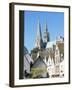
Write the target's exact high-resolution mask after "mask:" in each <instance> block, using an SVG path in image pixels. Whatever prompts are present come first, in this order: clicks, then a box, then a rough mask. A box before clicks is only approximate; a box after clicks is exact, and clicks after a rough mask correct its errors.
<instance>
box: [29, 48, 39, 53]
mask: <svg viewBox="0 0 72 90" xmlns="http://www.w3.org/2000/svg"><path fill="white" fill-rule="evenodd" d="M38 51H39V48H34V49H33V50H31V53H37V52H38Z"/></svg>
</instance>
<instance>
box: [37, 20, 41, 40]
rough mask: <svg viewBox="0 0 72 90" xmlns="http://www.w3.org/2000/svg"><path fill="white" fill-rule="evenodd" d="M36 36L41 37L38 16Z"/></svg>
mask: <svg viewBox="0 0 72 90" xmlns="http://www.w3.org/2000/svg"><path fill="white" fill-rule="evenodd" d="M37 38H39V39H42V34H41V26H40V21H39V18H38V23H37Z"/></svg>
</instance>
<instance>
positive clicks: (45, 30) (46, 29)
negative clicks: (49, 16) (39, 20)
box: [44, 21, 48, 32]
mask: <svg viewBox="0 0 72 90" xmlns="http://www.w3.org/2000/svg"><path fill="white" fill-rule="evenodd" d="M44 32H48V28H47V21H46V23H45V29H44Z"/></svg>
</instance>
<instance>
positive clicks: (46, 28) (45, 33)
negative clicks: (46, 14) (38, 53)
mask: <svg viewBox="0 0 72 90" xmlns="http://www.w3.org/2000/svg"><path fill="white" fill-rule="evenodd" d="M43 40H44V47H46V44H47V42H49V40H50V37H49V32H48V27H47V22H46V23H45V26H44V37H43Z"/></svg>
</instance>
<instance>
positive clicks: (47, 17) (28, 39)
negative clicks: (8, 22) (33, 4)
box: [24, 11, 64, 52]
mask: <svg viewBox="0 0 72 90" xmlns="http://www.w3.org/2000/svg"><path fill="white" fill-rule="evenodd" d="M38 19H39V21H40V25H41V32H42V37H43V33H44V28H45V24H46V23H47V27H48V32H49V34H50V41H55V39H56V38H57V37H58V36H59V35H61V36H64V13H63V12H39V11H36V12H35V11H24V46H25V47H26V48H27V49H28V51H29V52H30V50H32V49H33V48H34V47H35V39H36V34H37V23H38Z"/></svg>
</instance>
